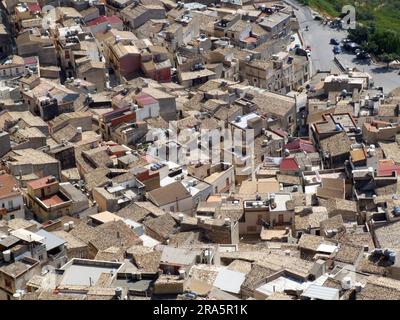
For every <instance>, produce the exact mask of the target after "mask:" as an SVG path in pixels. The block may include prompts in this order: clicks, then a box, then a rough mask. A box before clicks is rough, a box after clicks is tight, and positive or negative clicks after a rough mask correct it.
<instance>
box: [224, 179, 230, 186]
mask: <svg viewBox="0 0 400 320" xmlns="http://www.w3.org/2000/svg"><path fill="white" fill-rule="evenodd" d="M229 183H230V182H229V178H226V180H225V184H226V186H229Z"/></svg>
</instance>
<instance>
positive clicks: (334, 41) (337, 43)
mask: <svg viewBox="0 0 400 320" xmlns="http://www.w3.org/2000/svg"><path fill="white" fill-rule="evenodd" d="M329 43H330V44H334V45H335V46H338V45H339V41H338V40H337V39H335V38H332V39H331V41H330V42H329Z"/></svg>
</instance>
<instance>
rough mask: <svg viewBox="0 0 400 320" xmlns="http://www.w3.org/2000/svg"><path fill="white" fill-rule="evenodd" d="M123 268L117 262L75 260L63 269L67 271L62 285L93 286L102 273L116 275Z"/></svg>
mask: <svg viewBox="0 0 400 320" xmlns="http://www.w3.org/2000/svg"><path fill="white" fill-rule="evenodd" d="M121 266H122V263H117V262H109V261H95V260H86V259H73V260H72V261H71V262H69V263H67V264H66V265H64V266H63V267H62V268H61V269H62V270H65V271H64V276H63V278H62V280H61V283H60V284H61V285H67V286H68V285H71V286H93V285H94V284H95V283H96V282H97V280H98V279H99V277H100V275H101V274H102V273H109V274H111V273H112V274H116V273H117V270H118V269H119V268H120V267H121Z"/></svg>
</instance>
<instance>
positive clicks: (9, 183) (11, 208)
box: [0, 174, 25, 220]
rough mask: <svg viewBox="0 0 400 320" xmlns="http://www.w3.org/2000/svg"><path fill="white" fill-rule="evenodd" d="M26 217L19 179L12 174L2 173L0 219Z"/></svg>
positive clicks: (0, 181) (0, 182)
mask: <svg viewBox="0 0 400 320" xmlns="http://www.w3.org/2000/svg"><path fill="white" fill-rule="evenodd" d="M15 218H22V219H24V218H25V211H24V201H23V198H22V193H21V191H20V189H19V188H18V184H17V180H15V178H14V177H13V176H12V175H9V174H3V175H0V220H1V219H3V220H12V219H15Z"/></svg>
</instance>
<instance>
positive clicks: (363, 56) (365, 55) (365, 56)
mask: <svg viewBox="0 0 400 320" xmlns="http://www.w3.org/2000/svg"><path fill="white" fill-rule="evenodd" d="M356 58H357V59H360V60H366V59H369V58H371V56H370V54H369V53H368V52H365V51H359V52H358V53H357V54H356Z"/></svg>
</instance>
